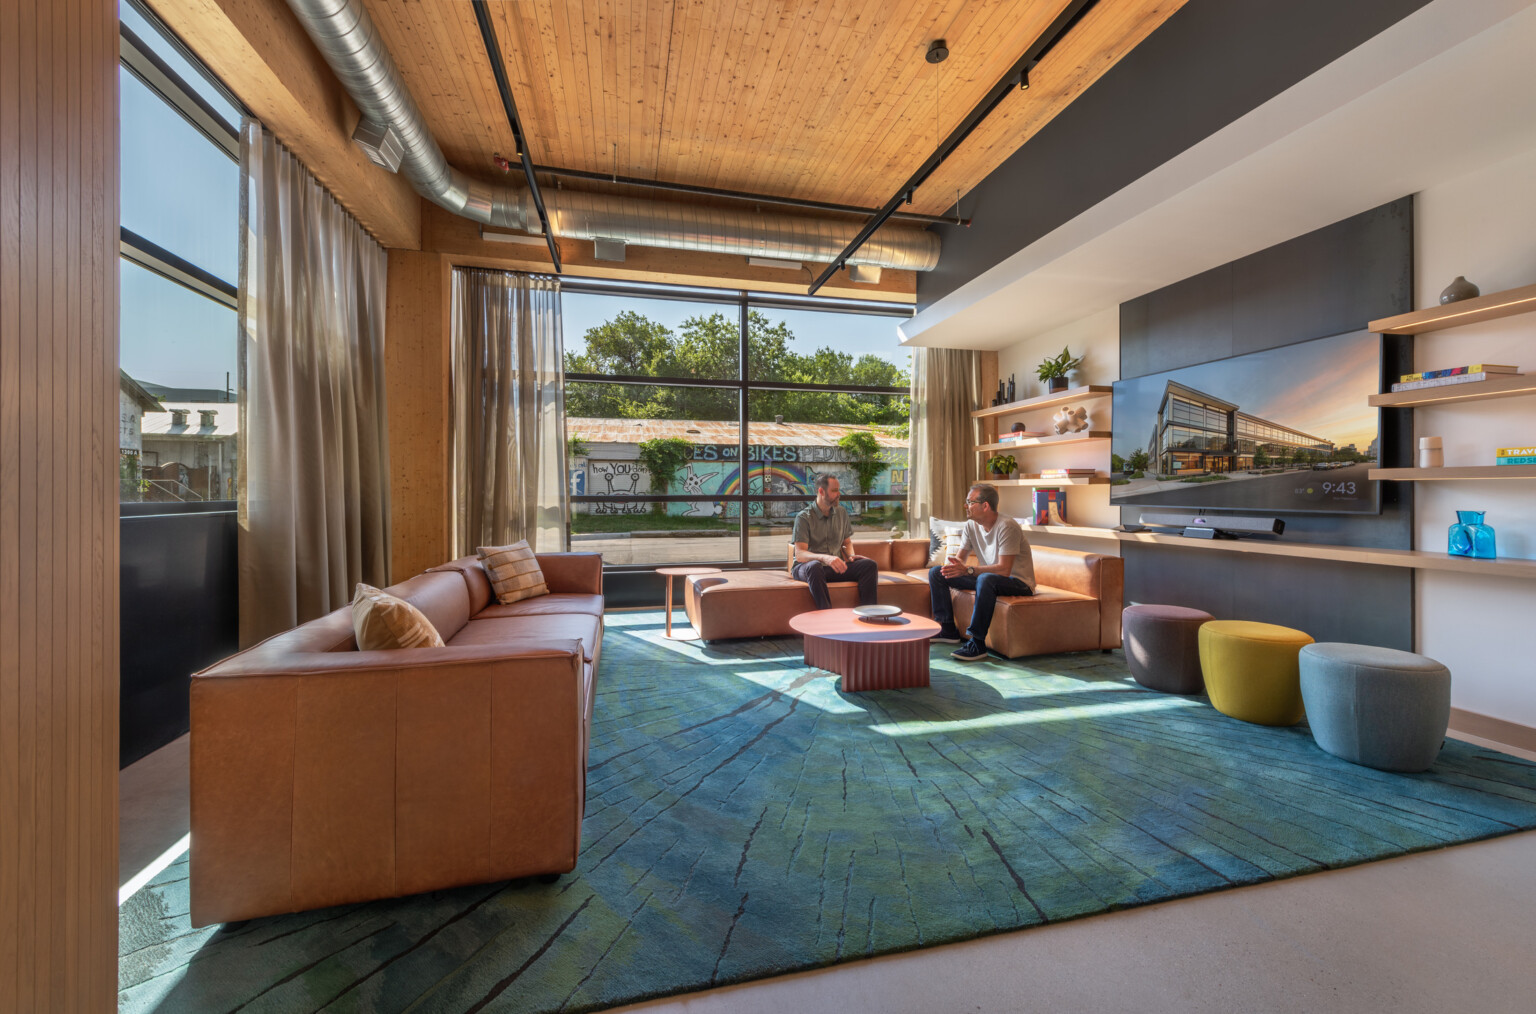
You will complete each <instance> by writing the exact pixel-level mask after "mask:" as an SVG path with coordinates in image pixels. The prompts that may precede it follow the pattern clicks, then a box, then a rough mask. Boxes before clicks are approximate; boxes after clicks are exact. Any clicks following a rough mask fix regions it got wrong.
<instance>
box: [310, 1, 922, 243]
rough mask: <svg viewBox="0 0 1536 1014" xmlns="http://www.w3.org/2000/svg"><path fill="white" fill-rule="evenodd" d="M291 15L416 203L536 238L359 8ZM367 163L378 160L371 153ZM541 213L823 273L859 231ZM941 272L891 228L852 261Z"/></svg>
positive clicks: (560, 230) (593, 197)
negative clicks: (424, 110) (428, 113)
mask: <svg viewBox="0 0 1536 1014" xmlns="http://www.w3.org/2000/svg"><path fill="white" fill-rule="evenodd" d="M288 6H289V7H291V8H293V12H294V14H296V15H298V18H299V22H300V24H302V25H303V26H304V30H305V31H307V32H308V33H309V37H310V38H311V39H313V40H314V43H315V46H316V47H317V48H319V50H320V54H321V55H322V56H324V57H325V61H326V63H328V64H330V66H331V70H332V71H334V72H335V74H336V77H337V78H338V79H339V80H340V81H341V84H342V87H344V88H345V89H346V90H347V93H348V94H349V95H351V96H352V101H353V102H355V103H357V108H358V109H359V110H361V112H362V114H363V118H364V120H365V121H369V128H368V132H367V133H368V135H369V139H370V140H372V138H373V137H375V136H377V137H385V136H387V135H389V134H393V137H392V138H389V140H391V141H394V142H396V143H397V144H398V146H399V148H400V149H401V155H400V160H399V165H400V168H401V169H403V170H404V172H405V176H406V178H407V179H408V180H410V181H411V186H412V187H414V188H415V190H416V192H417V193H419V194H421V196H423V197H425V198H426V199H427V200H429V201H431V202H432V203H434V204H437V205H439V206H441V207H443V208H446V209H447V210H449V211H451V212H453V213H454V214H456V215H462V216H464V217H465V218H469V219H473V220H474V221H476V222H480V223H482V224H485V225H493V226H498V227H501V228H506V229H520V230H522V231H524V232H533V231H537V230H538V228H539V226H538V215H537V213H536V212H535V211H534V209H533V202H532V200H531V199H530V196H529V194H528V191H526V190H520V189H516V188H513V187H507V186H496V185H492V184H489V183H482V182H480V181H478V180H472V179H470V178H469V177H468V176H466V175H464V174H463V173H462V172H460V171H459V170H457V169H455V168H453V166H451V165H449V164H448V161H447V159H445V158H444V157H443V151H442V149H441V148H439V147H438V146H437V142H436V141H435V140H433V138H432V135H431V134H430V133H429V132H428V131H427V126H426V122H425V121H424V120H423V119H422V116H421V110H419V109H417V108H416V103H415V101H414V100H413V99H412V98H411V95H410V93H409V92H408V91H406V89H405V84H404V82H402V81H401V79H400V73H399V71H398V70H397V69H396V68H395V62H394V60H392V59H391V58H390V55H389V52H388V50H386V49H385V48H384V43H383V42H382V40H380V38H379V35H378V32H377V31H376V30H375V29H374V27H373V21H372V20H371V19H370V18H369V17H368V12H367V11H365V10H364V9H363V5H362V2H361V0H288ZM391 147H393V146H391ZM391 154H392V152H391ZM370 157H371V158H374V159H375V161H377V160H378V159H377V156H374V155H373V154H372V153H371V152H370ZM544 204H545V210H546V211H547V212H548V214H549V220H550V226H551V228H552V229H553V230H554V232H555V234H556V235H557V236H561V237H565V238H568V239H590V240H597V239H607V240H618V241H622V242H624V243H630V244H634V245H636V246H652V247H662V248H664V249H668V250H698V251H703V252H706V253H719V254H739V255H742V256H746V257H773V258H780V259H784V260H804V261H814V262H818V263H829V262H830V261H831V260H832V259H833V258H835V257H836V256H837V255H838V254H840V253H841V252H842V251H843V249H844V248H845V247H846V246H847V245H848V243H849V242H850V241H851V240H852V239H853V237H854V236H855V235H856V234H857V233H858V230H859V228H860V224H861V223H859V222H857V221H850V222H842V221H831V220H827V219H816V218H799V217H795V216H790V215H762V214H756V213H748V212H745V211H734V210H731V209H728V208H704V207H695V206H690V205H686V204H678V203H672V202H667V201H646V200H640V199H637V198H632V197H612V196H607V195H603V194H586V193H572V192H571V191H569V190H566V191H555V192H549V191H545V192H544ZM530 223H531V225H530ZM938 263H939V238H938V236H936V235H934V234H933V233H931V232H925V231H923V230H921V229H903V228H894V227H890V226H884V227H882V228H880V229H879V230H877V231H876V232H875V234H874V235H873V236H871V237H870V239H869V241H868V242H866V243H865V244H864V245H863V246H862V247H860V248H859V250H858V251H857V252H856V253H855V254H854V255H853V256H851V257H849V258H848V264H849V266H853V265H858V264H866V265H870V266H872V267H881V268H899V269H904V270H908V271H932V270H933V269H934V268H935V267H937V266H938Z"/></svg>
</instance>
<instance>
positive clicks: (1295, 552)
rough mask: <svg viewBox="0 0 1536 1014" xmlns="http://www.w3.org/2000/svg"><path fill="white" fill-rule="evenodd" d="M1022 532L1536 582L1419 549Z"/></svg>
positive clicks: (1522, 572) (1099, 531)
mask: <svg viewBox="0 0 1536 1014" xmlns="http://www.w3.org/2000/svg"><path fill="white" fill-rule="evenodd" d="M1506 467H1510V466H1506ZM1019 527H1021V528H1023V529H1024V531H1025V533H1026V534H1028V533H1030V532H1042V533H1046V534H1049V535H1069V536H1076V537H1078V538H1085V539H1116V540H1119V541H1120V542H1131V543H1140V544H1141V545H1152V546H1173V547H1175V548H1177V549H1194V550H1207V551H1214V552H1218V553H1223V552H1224V553H1251V554H1254V555H1257V556H1290V557H1298V558H1302V559H1312V560H1337V561H1340V562H1343V563H1361V564H1367V565H1369V566H1373V567H1408V568H1411V569H1413V570H1439V571H1450V572H1454V573H1461V574H1480V575H1483V576H1485V577H1510V578H1520V579H1522V580H1528V581H1536V560H1523V559H1502V560H1474V559H1472V558H1471V557H1467V556H1451V555H1450V554H1448V553H1431V552H1426V551H1424V550H1420V549H1368V548H1364V547H1361V546H1324V545H1318V544H1315V543H1308V542H1283V541H1274V542H1271V541H1268V540H1265V539H1190V538H1185V537H1184V536H1182V535H1167V534H1162V533H1158V532H1121V531H1116V530H1115V529H1113V528H1088V527H1079V526H1076V525H1046V526H1036V525H1020V526H1019Z"/></svg>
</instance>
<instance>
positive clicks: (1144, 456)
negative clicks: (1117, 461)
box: [1126, 450, 1152, 472]
mask: <svg viewBox="0 0 1536 1014" xmlns="http://www.w3.org/2000/svg"><path fill="white" fill-rule="evenodd" d="M1126 464H1128V465H1130V466H1131V471H1133V472H1145V471H1146V470H1147V469H1148V468H1149V467H1150V466H1151V464H1152V456H1151V455H1149V454H1148V453H1147V452H1146V451H1144V450H1140V451H1136V452H1134V453H1133V454H1132V455H1131V458H1130V460H1129V461H1127V462H1126Z"/></svg>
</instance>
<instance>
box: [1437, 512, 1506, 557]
mask: <svg viewBox="0 0 1536 1014" xmlns="http://www.w3.org/2000/svg"><path fill="white" fill-rule="evenodd" d="M1486 513H1487V511H1457V512H1456V523H1455V524H1454V525H1452V526H1451V528H1450V531H1449V532H1448V533H1447V539H1446V543H1447V545H1446V550H1445V551H1446V552H1447V553H1449V554H1450V555H1451V556H1470V557H1472V558H1473V559H1474V560H1492V559H1495V558H1497V557H1498V555H1499V554H1498V552H1497V550H1496V548H1495V546H1494V533H1493V526H1492V525H1485V524H1483V515H1484V514H1486Z"/></svg>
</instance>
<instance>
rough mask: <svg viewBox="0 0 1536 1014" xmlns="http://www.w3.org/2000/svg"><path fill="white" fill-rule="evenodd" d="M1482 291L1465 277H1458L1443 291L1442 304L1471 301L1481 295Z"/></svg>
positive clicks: (1441, 294) (1441, 295)
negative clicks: (1461, 300) (1462, 300)
mask: <svg viewBox="0 0 1536 1014" xmlns="http://www.w3.org/2000/svg"><path fill="white" fill-rule="evenodd" d="M1482 291H1483V290H1482V289H1479V288H1478V287H1477V286H1476V285H1473V284H1472V283H1471V282H1469V281H1467V277H1466V276H1465V275H1457V276H1456V280H1455V281H1454V282H1452V283H1451V284H1449V285H1447V286H1446V287H1445V288H1444V289H1443V290H1442V291H1441V293H1440V302H1442V303H1454V302H1456V301H1457V300H1460V299H1471V298H1472V297H1473V296H1477V295H1481V294H1482Z"/></svg>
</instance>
